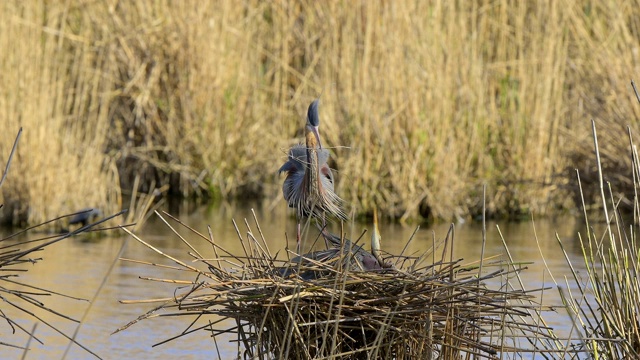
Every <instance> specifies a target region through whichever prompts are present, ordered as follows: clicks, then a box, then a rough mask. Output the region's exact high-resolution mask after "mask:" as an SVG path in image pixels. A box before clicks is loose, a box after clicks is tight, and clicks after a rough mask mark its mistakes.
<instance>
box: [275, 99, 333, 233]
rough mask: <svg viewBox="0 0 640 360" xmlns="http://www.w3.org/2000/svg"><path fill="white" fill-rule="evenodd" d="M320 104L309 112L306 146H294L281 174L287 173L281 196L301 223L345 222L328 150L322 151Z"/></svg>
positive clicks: (315, 103)
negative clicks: (304, 220) (329, 219)
mask: <svg viewBox="0 0 640 360" xmlns="http://www.w3.org/2000/svg"><path fill="white" fill-rule="evenodd" d="M318 103H319V100H314V101H313V102H312V103H311V105H309V110H308V111H307V123H306V125H305V145H302V144H298V145H294V146H293V147H292V148H291V149H290V150H289V154H288V160H287V162H286V163H284V165H282V167H281V168H280V169H279V170H278V173H282V172H286V173H287V177H286V178H285V180H284V185H283V186H282V194H283V195H284V198H285V200H286V201H287V203H288V204H289V207H291V208H294V209H295V210H296V215H297V218H298V221H301V219H302V218H303V217H308V218H316V219H322V222H323V223H324V221H325V216H326V215H331V216H334V217H337V218H339V219H341V220H346V215H345V214H344V211H343V210H342V199H340V197H339V196H338V195H336V193H335V192H334V190H333V173H332V172H331V169H330V168H329V165H328V164H327V161H328V160H329V150H327V149H324V148H322V142H321V141H320V133H319V132H318V127H319V125H320V117H319V116H318Z"/></svg>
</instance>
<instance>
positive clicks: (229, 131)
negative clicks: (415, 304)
mask: <svg viewBox="0 0 640 360" xmlns="http://www.w3.org/2000/svg"><path fill="white" fill-rule="evenodd" d="M616 4H617V3H615V2H611V3H608V4H600V3H598V4H592V3H588V2H586V1H576V2H565V3H561V2H556V1H546V2H536V3H533V2H531V3H521V2H517V1H506V0H504V1H497V2H495V1H494V2H490V3H486V4H483V3H480V2H465V1H459V2H454V3H451V2H437V1H431V2H416V3H409V2H386V3H383V2H359V3H354V2H350V1H345V2H338V1H335V2H325V3H316V2H311V1H280V2H257V1H256V2H249V3H243V4H238V3H237V2H233V1H215V2H210V3H201V2H197V3H196V2H194V3H185V2H176V3H164V2H153V1H141V2H135V3H133V2H132V3H126V2H118V3H113V4H110V3H102V2H95V3H94V2H81V1H77V2H73V1H72V2H71V5H70V6H69V8H64V5H63V4H57V3H51V4H46V6H45V5H42V4H40V5H38V4H24V5H23V4H21V3H5V4H4V5H3V6H4V8H5V9H4V10H5V11H4V13H5V14H11V16H10V18H11V21H7V22H5V24H3V25H2V26H3V27H4V29H3V30H10V31H2V34H0V38H2V40H0V42H1V44H2V45H3V47H4V48H17V49H19V50H17V51H16V52H14V53H12V54H9V53H8V52H3V55H2V62H1V63H2V66H3V69H2V70H0V71H1V72H2V74H3V75H2V76H3V83H4V84H5V87H4V88H3V93H2V96H1V98H2V100H1V101H4V102H6V104H7V106H3V107H2V108H3V110H0V111H2V112H3V113H2V115H0V121H2V122H3V124H4V127H5V128H7V127H10V126H11V125H12V124H14V123H15V122H16V120H15V119H21V121H23V122H25V121H33V124H27V123H24V127H25V140H24V141H25V143H26V142H29V141H30V140H29V137H28V134H29V132H30V131H31V132H32V134H33V133H41V134H43V135H41V136H39V137H36V138H35V139H34V140H33V142H34V143H36V144H34V146H36V145H37V146H42V147H45V148H46V151H38V152H37V153H38V154H40V153H44V154H43V155H36V152H35V151H31V150H30V152H29V157H36V156H37V157H39V159H38V160H37V161H38V164H37V165H36V164H32V165H24V166H25V171H21V173H27V170H29V169H38V172H39V174H38V175H37V176H36V175H33V178H46V179H50V178H51V177H53V175H54V174H55V175H56V176H62V175H60V173H62V174H65V175H64V176H67V178H62V179H61V180H60V182H61V183H63V184H64V185H63V186H68V187H72V189H73V190H74V191H62V190H68V189H64V188H63V189H59V188H58V187H56V185H57V183H51V181H40V182H38V181H37V180H32V179H31V177H28V176H26V175H25V177H26V178H25V179H21V180H24V181H22V182H20V184H18V183H15V184H14V185H12V186H14V187H15V188H16V189H17V188H19V189H21V193H26V194H33V195H28V196H27V199H26V200H25V202H26V203H28V204H29V206H31V208H32V209H34V210H36V211H35V212H34V213H35V214H39V213H40V212H44V211H45V210H43V209H44V208H45V206H44V205H45V204H46V205H47V206H46V208H47V210H46V211H47V212H53V211H55V210H54V209H52V208H51V207H50V205H51V204H52V203H56V204H67V203H72V204H73V206H85V205H84V204H83V205H76V203H80V202H82V201H84V200H83V199H84V198H85V197H86V196H88V195H87V194H91V196H95V197H96V199H95V200H94V202H106V201H107V199H108V198H110V195H108V194H109V193H110V192H112V191H114V190H113V189H116V188H118V185H119V184H118V182H117V179H118V178H117V177H116V176H114V171H115V170H114V169H115V168H117V169H118V174H119V179H120V181H121V183H122V186H123V188H124V189H128V188H129V187H130V186H131V185H132V184H133V183H134V181H133V180H134V178H135V176H136V175H138V176H139V177H140V178H141V180H142V181H141V184H143V185H142V186H141V188H140V189H139V190H143V191H148V190H151V189H150V187H151V185H152V184H153V183H154V181H155V185H162V184H170V185H172V191H173V192H175V193H181V194H185V195H188V194H192V193H198V191H200V190H204V191H205V192H209V193H210V194H213V195H215V196H220V197H223V198H228V197H234V196H243V195H244V196H247V195H246V194H262V195H265V196H267V197H268V198H277V197H279V196H280V194H279V191H278V188H279V180H280V179H278V178H277V176H276V175H275V169H277V168H278V164H280V163H281V162H282V160H283V159H284V158H285V149H286V148H287V147H288V146H289V145H291V144H292V143H293V142H295V140H294V139H295V138H296V136H299V133H298V131H299V130H300V129H301V128H302V123H303V115H304V109H305V108H306V106H307V105H308V103H309V102H310V101H311V100H312V99H313V98H315V97H316V96H318V95H319V94H322V97H321V98H322V105H321V116H322V118H323V123H322V124H323V125H322V127H323V129H322V132H323V137H324V140H325V144H326V145H327V146H332V147H338V146H346V147H348V148H346V149H345V148H340V147H338V148H335V149H334V150H333V152H334V158H335V159H336V163H335V166H336V167H337V170H338V172H337V177H338V184H337V191H338V192H339V193H340V194H341V196H343V197H345V198H346V200H347V201H348V202H349V203H351V204H353V207H354V209H355V210H356V211H358V212H367V211H369V210H371V209H372V208H373V207H376V206H377V207H379V208H382V209H384V212H385V213H387V214H389V215H391V216H397V217H402V218H403V219H408V218H414V217H416V216H418V215H419V214H420V213H422V214H427V213H430V216H433V217H436V218H443V219H451V218H464V217H468V216H471V215H473V214H477V213H479V212H480V208H481V206H480V199H481V196H479V193H480V191H479V189H481V184H482V183H485V182H486V183H488V185H489V189H490V192H489V194H491V193H493V196H489V198H488V200H489V201H488V210H489V212H490V213H502V214H513V215H517V214H519V213H526V212H527V211H535V212H536V213H538V214H545V213H549V212H550V211H552V210H551V209H557V208H564V207H565V206H566V200H567V194H566V192H563V191H559V189H558V188H559V187H562V185H563V184H564V183H565V180H564V179H565V178H564V177H561V178H558V177H555V175H557V174H558V173H560V172H561V170H562V169H563V168H564V167H565V165H566V164H568V162H567V156H568V151H567V150H571V151H574V150H575V149H574V147H573V145H572V144H573V142H574V141H575V139H578V140H581V139H582V137H583V133H584V136H585V137H586V136H588V126H587V125H585V126H584V127H581V126H579V125H576V124H579V122H580V121H581V120H586V119H588V118H589V117H593V116H596V117H599V118H602V119H607V120H616V119H622V118H626V119H628V118H631V117H629V116H627V115H628V113H629V112H632V111H634V110H632V109H628V108H622V107H617V106H614V105H612V104H616V103H617V99H618V96H619V95H618V94H624V95H620V96H626V95H627V94H628V92H627V91H624V92H623V91H619V90H620V89H621V88H623V87H624V86H625V85H626V83H628V82H627V81H626V80H625V81H620V80H622V79H626V77H628V76H630V74H632V73H633V72H632V70H633V66H634V65H633V64H634V63H633V57H632V56H631V57H629V56H626V57H625V56H624V55H625V54H626V53H627V52H628V51H629V49H632V48H633V47H634V46H637V45H636V44H637V38H638V36H637V24H635V23H634V20H633V19H635V18H637V16H636V17H634V14H637V12H638V11H640V10H638V9H639V8H640V7H638V6H627V5H624V6H617V5H622V4H617V5H616ZM620 9H622V12H621V13H620V14H619V12H620ZM44 19H46V21H47V23H45V20H44ZM43 23H45V26H42V24H43ZM24 59H30V61H24ZM16 63H19V64H18V65H17V66H19V67H20V69H22V70H21V71H15V66H14V64H16ZM603 83H604V84H603ZM6 84H11V86H6ZM16 84H24V85H21V86H25V87H24V88H22V89H24V90H22V92H18V93H19V94H20V93H21V94H22V95H18V96H16V95H15V94H13V92H12V90H8V89H12V88H15V87H17V86H16ZM595 88H597V93H598V94H600V95H599V96H598V97H597V98H596V100H593V98H594V97H593V96H590V94H594V93H595V90H594V89H595ZM33 94H36V95H33ZM597 99H602V101H598V100H597ZM579 104H583V107H580V106H579ZM603 104H604V105H603ZM576 108H578V110H577V111H576ZM11 109H12V110H11ZM45 120H46V122H45ZM31 127H33V128H38V130H35V129H33V130H31V129H30V128H31ZM86 129H91V130H93V132H92V133H91V135H87V131H86ZM563 130H565V131H563ZM10 133H12V132H10ZM68 134H71V135H68ZM45 135H46V136H45ZM32 136H35V135H32ZM45 138H46V139H45ZM577 142H579V141H577ZM5 143H6V144H8V143H10V141H4V142H3V144H5ZM29 149H32V148H31V147H29ZM103 153H107V155H106V156H105V155H104V154H103ZM89 157H90V158H89ZM78 158H81V159H86V160H81V161H76V160H73V159H78ZM34 161H36V160H34ZM18 163H19V162H16V164H18ZM81 164H82V165H81ZM86 164H89V165H86ZM27 166H29V167H27ZM60 167H62V169H64V170H63V171H59V170H56V169H60ZM45 172H46V173H47V174H52V175H48V176H40V174H42V173H45ZM171 174H173V175H171ZM71 180H73V181H71ZM549 183H553V184H554V185H553V186H548V185H547V186H544V185H545V184H549ZM58 186H59V185H58ZM54 189H55V191H54ZM7 193H9V191H8V189H7V190H5V197H6V196H8V195H7ZM35 194H38V195H40V196H36V195H35ZM43 194H46V195H43ZM70 194H82V196H83V198H82V200H81V199H80V195H78V199H72V197H73V195H70ZM43 197H46V202H45V201H42V203H39V201H41V199H42V198H43ZM6 202H7V201H5V203H6ZM549 205H553V207H552V206H549ZM61 206H62V205H61ZM67 206H72V205H67ZM30 216H34V218H33V219H32V220H35V219H36V218H39V217H37V216H36V215H30ZM38 216H39V215H38ZM45 217H46V216H45Z"/></svg>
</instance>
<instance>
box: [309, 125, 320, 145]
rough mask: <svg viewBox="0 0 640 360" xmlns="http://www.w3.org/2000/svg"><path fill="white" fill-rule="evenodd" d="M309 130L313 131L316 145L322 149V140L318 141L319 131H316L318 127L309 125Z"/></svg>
mask: <svg viewBox="0 0 640 360" xmlns="http://www.w3.org/2000/svg"><path fill="white" fill-rule="evenodd" d="M311 132H312V133H313V136H315V137H316V140H318V146H319V147H320V149H322V142H321V141H320V133H319V132H318V127H317V126H311Z"/></svg>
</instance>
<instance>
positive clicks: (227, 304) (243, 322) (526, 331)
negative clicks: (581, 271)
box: [116, 213, 565, 359]
mask: <svg viewBox="0 0 640 360" xmlns="http://www.w3.org/2000/svg"><path fill="white" fill-rule="evenodd" d="M156 214H157V215H158V216H160V217H163V216H162V215H160V214H159V213H156ZM165 215H167V216H169V217H170V215H168V214H166V213H165ZM171 218H172V219H173V220H175V221H177V223H178V224H179V225H182V226H184V224H183V223H181V222H180V221H179V220H177V219H175V218H173V217H171ZM163 219H164V218H163ZM253 220H254V221H255V223H254V226H255V228H257V229H259V228H260V227H259V224H258V220H257V217H256V216H255V215H254V219H253ZM163 221H164V220H163ZM165 223H166V222H165ZM234 224H235V222H234ZM245 226H246V229H243V230H244V233H245V234H246V236H244V237H243V236H242V235H241V234H242V232H241V231H240V229H239V228H237V227H236V231H237V233H238V236H239V240H240V241H241V242H242V243H243V252H244V254H242V255H234V254H231V253H230V252H228V251H226V250H225V249H223V248H222V247H221V246H220V245H219V244H218V243H215V242H214V241H213V240H212V237H211V236H205V235H204V234H201V233H199V232H198V231H196V230H195V229H192V228H189V227H186V226H185V228H186V229H187V230H188V231H190V232H192V233H193V234H194V235H195V236H196V237H199V238H201V239H202V240H203V241H205V242H206V243H208V244H209V245H211V246H213V249H214V250H215V251H214V253H217V254H219V255H216V256H215V257H214V258H204V257H202V256H201V255H200V254H199V253H198V252H197V251H195V250H194V248H193V245H195V243H193V242H191V243H187V242H185V244H187V251H188V256H189V257H190V258H192V259H194V262H196V263H200V264H201V265H203V266H195V265H194V266H192V265H187V264H186V263H185V261H183V260H179V259H177V258H176V257H175V256H170V255H167V254H165V253H164V252H162V251H161V250H160V249H157V248H155V247H154V246H153V245H151V244H149V243H148V242H146V241H144V240H142V239H140V238H139V237H137V236H136V235H134V234H133V233H131V232H130V231H128V230H125V231H126V232H127V233H129V234H130V235H131V236H132V237H133V238H134V239H135V240H136V241H139V242H141V243H142V244H144V245H145V246H147V247H149V248H150V249H152V250H153V251H155V252H157V253H158V254H161V255H163V256H164V257H165V258H166V259H167V260H169V261H170V262H172V263H173V264H171V265H167V264H151V263H147V264H148V265H150V266H176V265H177V267H178V268H180V269H181V271H180V274H181V275H182V274H184V271H185V270H186V271H190V272H193V274H194V280H193V281H191V282H190V284H189V286H188V287H184V286H182V287H181V288H180V289H179V291H176V292H175V294H174V296H172V297H167V298H164V299H148V300H129V301H122V302H123V303H129V304H130V303H141V302H151V301H157V302H160V303H161V304H160V305H159V306H157V307H155V308H154V309H152V310H151V311H149V312H147V313H146V314H143V315H141V316H139V317H138V318H137V319H135V320H133V321H131V322H130V323H128V324H126V325H124V326H123V327H121V328H119V329H117V330H116V332H119V331H122V330H125V329H127V328H128V327H130V326H131V325H133V324H135V323H137V322H138V321H140V320H144V319H149V318H154V317H160V316H170V317H173V316H192V317H194V318H195V319H202V318H204V319H205V320H208V321H210V323H206V324H204V325H196V324H195V323H196V321H195V320H194V322H192V323H191V325H190V326H189V327H188V328H187V329H185V330H184V331H183V332H182V333H181V334H178V335H176V336H174V337H172V338H170V339H167V340H165V341H162V342H161V343H166V342H169V341H171V340H175V339H177V338H180V337H181V336H184V335H187V334H191V333H193V332H194V331H196V330H199V329H202V330H206V331H208V332H210V334H211V336H212V337H213V338H214V339H216V338H218V337H220V336H227V338H228V337H229V336H233V337H234V338H235V341H236V342H237V346H238V353H240V352H242V353H244V354H246V356H247V357H248V358H257V359H269V358H274V357H280V358H288V359H310V358H311V359H320V358H334V357H340V358H346V359H359V358H367V357H368V358H379V359H387V358H395V359H413V358H431V359H434V358H458V357H465V356H475V358H478V359H480V358H486V359H497V358H500V357H501V356H502V355H503V354H504V353H512V354H513V353H517V354H521V353H526V352H529V353H537V354H549V353H554V352H555V353H559V352H561V351H564V350H565V349H564V348H562V347H560V346H559V345H558V344H559V342H558V339H557V338H556V337H555V335H554V334H553V332H552V329H551V328H550V327H549V326H547V325H546V323H545V322H544V320H543V319H542V313H544V312H547V311H550V308H549V307H547V306H545V305H544V304H542V303H541V301H538V300H536V294H539V293H541V292H542V289H536V290H525V289H524V288H523V286H522V282H521V280H519V279H518V274H519V273H520V272H521V271H523V270H524V269H526V267H522V266H521V265H518V264H516V263H514V262H513V260H512V259H510V260H509V261H500V260H495V259H491V258H488V259H484V261H482V262H481V263H482V267H483V271H482V272H479V266H476V265H474V266H466V265H463V263H462V259H454V258H453V257H452V253H451V252H450V251H439V249H436V248H432V249H429V250H427V251H425V252H424V253H423V254H419V256H404V255H403V256H391V255H389V256H388V257H387V259H386V260H387V261H389V262H390V263H394V264H396V266H395V267H393V268H389V269H385V270H381V271H361V270H359V269H358V268H357V266H356V265H357V263H354V262H353V261H352V259H350V256H352V254H351V253H349V252H346V253H345V252H339V256H337V257H335V258H331V259H325V260H318V259H316V258H315V256H312V255H313V254H308V255H307V256H305V257H304V258H303V259H302V260H300V258H299V257H298V258H297V259H298V260H297V261H294V260H290V261H287V262H285V261H279V260H277V259H276V258H275V257H274V256H273V255H271V253H270V251H269V250H268V247H267V246H266V242H265V241H264V238H263V236H262V234H260V236H254V234H255V232H254V230H253V228H252V226H250V225H249V222H248V221H246V220H245ZM170 229H171V231H172V232H173V233H174V234H176V236H179V237H180V238H181V239H184V238H185V237H184V236H182V235H180V234H179V233H178V231H177V230H176V228H175V227H170ZM258 231H259V230H258ZM448 237H449V238H448V240H447V243H448V245H447V248H448V249H450V248H449V246H453V242H454V238H453V233H452V232H451V231H450V233H449V235H448ZM436 251H438V253H440V254H441V256H440V258H439V259H435V261H433V262H432V263H431V264H424V260H425V259H429V258H430V256H428V255H433V254H434V253H435V252H436ZM223 253H224V254H223ZM220 254H223V255H220ZM314 254H315V253H314ZM297 255H298V254H292V256H291V257H292V258H294V257H295V256H297ZM294 259H295V258H294ZM354 264H355V265H354ZM182 277H183V275H182ZM512 279H518V280H517V281H516V283H512V282H511V280H512ZM154 280H160V281H163V282H172V281H176V282H177V281H178V280H171V279H154ZM496 283H498V284H501V286H498V287H497V288H495V289H494V288H493V287H495V286H492V284H496ZM181 284H184V281H183V280H181ZM159 310H163V311H162V312H160V311H159ZM219 340H220V339H219V338H218V339H216V343H215V344H216V345H215V346H217V343H218V341H219ZM156 345H158V344H156ZM218 351H219V349H218Z"/></svg>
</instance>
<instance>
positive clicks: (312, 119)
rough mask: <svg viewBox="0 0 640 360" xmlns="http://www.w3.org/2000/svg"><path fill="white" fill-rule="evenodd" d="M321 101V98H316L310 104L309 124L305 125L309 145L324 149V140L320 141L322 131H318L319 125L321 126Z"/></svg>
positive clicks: (308, 112)
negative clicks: (319, 111)
mask: <svg viewBox="0 0 640 360" xmlns="http://www.w3.org/2000/svg"><path fill="white" fill-rule="evenodd" d="M319 103H320V100H319V99H316V100H314V101H313V102H312V103H311V105H309V110H307V124H306V126H305V138H306V142H307V147H309V148H314V147H315V146H316V145H317V146H318V148H320V149H322V142H321V141H320V133H319V132H318V127H319V126H320V116H319V115H318V104H319Z"/></svg>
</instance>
